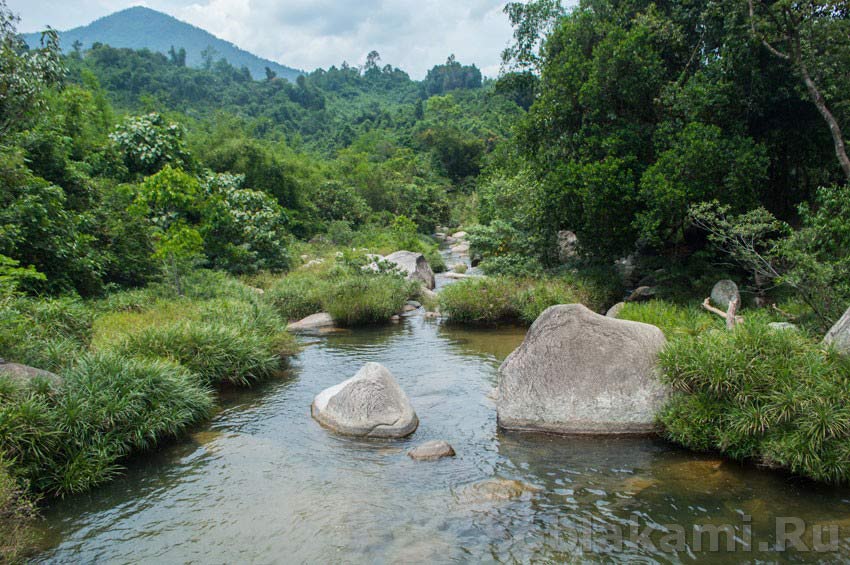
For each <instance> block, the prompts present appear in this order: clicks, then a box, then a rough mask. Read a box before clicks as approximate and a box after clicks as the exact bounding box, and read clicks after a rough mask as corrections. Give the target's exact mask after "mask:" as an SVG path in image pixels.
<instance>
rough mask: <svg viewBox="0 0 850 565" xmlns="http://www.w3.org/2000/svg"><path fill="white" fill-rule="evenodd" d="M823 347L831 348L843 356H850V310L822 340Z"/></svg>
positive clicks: (849, 309)
mask: <svg viewBox="0 0 850 565" xmlns="http://www.w3.org/2000/svg"><path fill="white" fill-rule="evenodd" d="M823 343H824V345H827V346H830V347H833V348H834V349H835V350H836V351H838V352H839V353H841V354H843V355H850V308H848V309H847V311H846V312H844V315H843V316H841V319H840V320H838V321H837V322H835V325H834V326H832V329H830V330H829V332H827V334H826V337H825V338H823Z"/></svg>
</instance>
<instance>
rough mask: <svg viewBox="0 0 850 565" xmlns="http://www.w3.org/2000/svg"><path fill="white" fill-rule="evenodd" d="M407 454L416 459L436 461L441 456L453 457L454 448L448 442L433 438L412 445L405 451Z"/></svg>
mask: <svg viewBox="0 0 850 565" xmlns="http://www.w3.org/2000/svg"><path fill="white" fill-rule="evenodd" d="M407 455H408V456H410V458H411V459H415V460H417V461H436V460H437V459H442V458H443V457H454V456H455V450H454V448H453V447H452V446H451V445H449V443H448V442H445V441H442V440H435V441H427V442H425V443H423V444H422V445H419V446H417V447H414V448H413V449H411V450H410V451H408V452H407Z"/></svg>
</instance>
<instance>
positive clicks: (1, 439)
mask: <svg viewBox="0 0 850 565" xmlns="http://www.w3.org/2000/svg"><path fill="white" fill-rule="evenodd" d="M63 376H64V379H63V382H62V384H61V386H60V387H59V388H58V389H48V390H44V389H43V388H39V387H36V386H35V385H33V386H29V385H22V384H16V383H13V382H10V381H9V380H8V378H4V377H3V376H2V375H0V383H2V387H0V390H2V393H0V394H2V395H3V402H2V403H0V452H2V453H3V456H4V457H5V458H6V459H7V460H9V461H12V462H13V464H14V466H13V471H14V473H15V475H16V476H18V477H21V478H23V479H26V480H29V481H30V483H31V485H32V488H33V489H34V490H36V491H37V492H45V493H48V494H58V495H64V494H70V493H75V492H82V491H84V490H88V489H90V488H91V487H93V486H95V485H98V484H100V483H103V482H105V481H108V480H110V479H111V478H113V477H114V476H115V475H116V474H117V473H118V472H119V471H120V461H121V459H123V458H125V457H126V456H127V455H129V454H130V453H132V452H133V451H139V450H145V449H149V448H152V447H154V446H155V445H157V444H158V443H159V442H161V441H163V440H165V439H167V438H169V437H176V436H177V435H178V434H180V433H181V432H182V431H184V430H185V429H186V428H187V426H189V425H191V424H192V423H194V422H197V421H198V420H200V419H202V418H204V417H206V416H207V415H208V414H209V411H210V409H211V407H212V400H211V398H210V395H209V393H208V392H207V391H206V390H204V389H203V388H202V387H201V386H200V385H199V384H198V382H197V380H196V378H195V377H194V376H193V375H192V374H191V373H189V372H188V371H186V370H185V369H183V368H181V367H179V366H177V365H174V364H170V363H166V362H164V361H145V360H133V359H128V358H125V357H120V356H118V355H115V354H113V353H97V354H86V355H84V356H82V357H81V358H80V359H79V360H78V361H77V363H75V364H74V366H73V367H72V368H70V369H68V370H67V371H65V373H64V375H63Z"/></svg>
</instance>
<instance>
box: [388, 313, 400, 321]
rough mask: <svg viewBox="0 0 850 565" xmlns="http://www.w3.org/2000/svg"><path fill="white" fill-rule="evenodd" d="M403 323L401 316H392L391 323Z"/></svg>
mask: <svg viewBox="0 0 850 565" xmlns="http://www.w3.org/2000/svg"><path fill="white" fill-rule="evenodd" d="M399 321H401V316H399V315H398V314H396V315H395V316H390V322H399Z"/></svg>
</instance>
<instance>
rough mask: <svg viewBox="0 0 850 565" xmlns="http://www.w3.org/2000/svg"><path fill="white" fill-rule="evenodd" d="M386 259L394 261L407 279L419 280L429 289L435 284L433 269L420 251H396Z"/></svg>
mask: <svg viewBox="0 0 850 565" xmlns="http://www.w3.org/2000/svg"><path fill="white" fill-rule="evenodd" d="M386 261H389V262H390V263H395V264H396V265H397V266H398V268H399V269H401V270H402V271H404V272H406V273H407V280H410V281H416V280H418V281H421V282H422V284H424V285H425V286H426V287H427V288H428V289H429V290H430V289H433V288H434V287H435V286H436V280H435V279H434V271H432V270H431V265H429V264H428V260H427V259H425V256H424V255H422V254H421V253H414V252H413V251H396V252H395V253H393V254H391V255H387V257H386Z"/></svg>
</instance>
